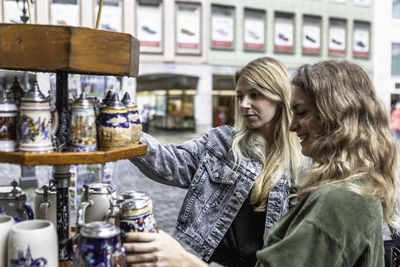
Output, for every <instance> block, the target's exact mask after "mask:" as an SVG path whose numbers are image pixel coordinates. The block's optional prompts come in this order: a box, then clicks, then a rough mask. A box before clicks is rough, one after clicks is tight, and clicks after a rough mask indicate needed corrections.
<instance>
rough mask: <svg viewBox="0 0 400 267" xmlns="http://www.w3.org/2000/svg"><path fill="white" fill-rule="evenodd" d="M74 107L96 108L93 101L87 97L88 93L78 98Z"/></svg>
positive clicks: (83, 93)
mask: <svg viewBox="0 0 400 267" xmlns="http://www.w3.org/2000/svg"><path fill="white" fill-rule="evenodd" d="M72 106H84V107H94V103H93V101H92V100H91V99H89V98H88V97H86V93H85V92H82V93H81V95H80V96H79V98H77V99H76V100H75V101H74V103H72Z"/></svg>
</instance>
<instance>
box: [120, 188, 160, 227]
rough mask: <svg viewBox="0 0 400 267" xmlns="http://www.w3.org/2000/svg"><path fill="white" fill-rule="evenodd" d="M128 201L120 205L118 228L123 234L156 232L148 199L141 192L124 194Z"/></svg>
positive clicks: (150, 203) (151, 207)
mask: <svg viewBox="0 0 400 267" xmlns="http://www.w3.org/2000/svg"><path fill="white" fill-rule="evenodd" d="M128 195H129V199H127V200H125V201H124V202H123V203H122V206H121V210H120V216H119V226H120V228H121V231H122V233H123V234H126V233H129V232H157V231H158V228H157V222H156V220H155V218H154V215H153V204H152V201H151V199H150V197H149V196H148V195H147V194H146V193H143V192H134V191H129V193H127V192H125V197H127V196H128Z"/></svg>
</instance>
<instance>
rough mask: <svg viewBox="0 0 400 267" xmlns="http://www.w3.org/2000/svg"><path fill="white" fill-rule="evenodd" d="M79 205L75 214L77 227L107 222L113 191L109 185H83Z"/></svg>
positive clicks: (110, 210) (111, 206)
mask: <svg viewBox="0 0 400 267" xmlns="http://www.w3.org/2000/svg"><path fill="white" fill-rule="evenodd" d="M83 188H84V190H83V192H82V196H81V203H80V205H79V208H78V213H77V216H78V217H77V224H78V226H79V227H81V226H83V225H84V224H86V223H89V222H94V221H107V220H108V218H109V217H110V216H111V213H112V208H113V205H112V202H113V199H114V198H116V192H115V189H114V188H112V186H111V185H109V184H102V183H93V184H90V185H83Z"/></svg>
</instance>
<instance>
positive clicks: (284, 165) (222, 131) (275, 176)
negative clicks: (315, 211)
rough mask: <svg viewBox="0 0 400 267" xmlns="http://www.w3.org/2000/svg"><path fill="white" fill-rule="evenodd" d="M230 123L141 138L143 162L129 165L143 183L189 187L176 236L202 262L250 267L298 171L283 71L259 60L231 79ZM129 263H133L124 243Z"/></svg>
mask: <svg viewBox="0 0 400 267" xmlns="http://www.w3.org/2000/svg"><path fill="white" fill-rule="evenodd" d="M235 86H236V94H237V99H236V121H235V126H234V128H232V127H229V126H221V127H218V128H214V129H212V130H211V131H209V132H208V133H206V134H204V135H203V136H202V137H201V138H200V139H197V140H192V141H188V142H186V143H184V144H182V145H179V146H176V145H161V144H159V142H157V141H156V140H155V139H154V138H152V137H151V136H150V135H148V134H145V133H143V134H142V137H141V141H142V142H143V143H145V144H147V146H148V153H147V155H146V156H144V157H138V158H133V159H131V162H132V163H133V164H135V165H136V166H138V167H139V169H140V170H141V171H142V172H143V173H144V174H145V175H147V176H148V177H149V178H151V179H153V180H155V181H158V182H160V183H163V184H167V185H172V186H177V187H181V188H187V189H188V192H187V195H186V197H185V199H184V201H183V204H182V208H181V210H180V214H179V215H178V219H177V224H176V229H175V232H174V237H175V238H176V239H178V240H179V241H180V242H181V243H183V244H185V246H186V247H189V250H191V251H192V252H194V253H195V254H197V255H198V256H200V257H201V258H202V259H203V260H204V261H207V262H210V261H215V262H218V263H220V264H223V265H229V266H254V264H255V262H256V256H255V252H256V251H257V250H259V249H260V248H261V247H262V245H263V238H262V237H263V235H264V234H265V233H268V231H269V230H270V229H271V227H272V226H273V225H274V224H275V223H276V222H277V221H278V220H279V218H280V217H281V216H283V215H284V214H285V213H286V212H287V211H288V202H287V201H286V199H287V197H288V195H289V190H290V187H291V186H292V185H293V183H294V182H295V181H296V179H297V176H298V173H299V171H300V168H301V166H302V156H301V153H300V147H299V145H298V142H297V140H296V136H295V135H294V134H293V133H290V132H289V123H290V120H291V111H290V107H289V96H290V79H289V74H288V71H287V69H286V67H285V66H284V65H283V64H282V63H281V62H279V61H278V60H276V59H273V58H270V57H263V58H259V59H256V60H254V61H252V62H250V63H249V64H247V65H246V66H245V67H244V68H243V69H241V70H240V71H238V72H237V73H236V75H235ZM125 245H126V246H125V247H126V249H127V252H128V261H130V259H134V258H135V255H133V254H131V255H129V252H132V250H131V246H130V244H128V243H125Z"/></svg>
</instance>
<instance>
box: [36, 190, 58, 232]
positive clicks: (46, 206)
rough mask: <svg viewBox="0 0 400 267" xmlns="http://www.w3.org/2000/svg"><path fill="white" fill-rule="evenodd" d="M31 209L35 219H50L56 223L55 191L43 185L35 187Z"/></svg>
mask: <svg viewBox="0 0 400 267" xmlns="http://www.w3.org/2000/svg"><path fill="white" fill-rule="evenodd" d="M33 209H34V213H35V218H36V219H41V220H50V221H51V222H52V223H53V224H54V225H57V191H56V190H54V189H51V190H48V188H43V187H42V188H37V189H36V190H35V198H34V206H33Z"/></svg>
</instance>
